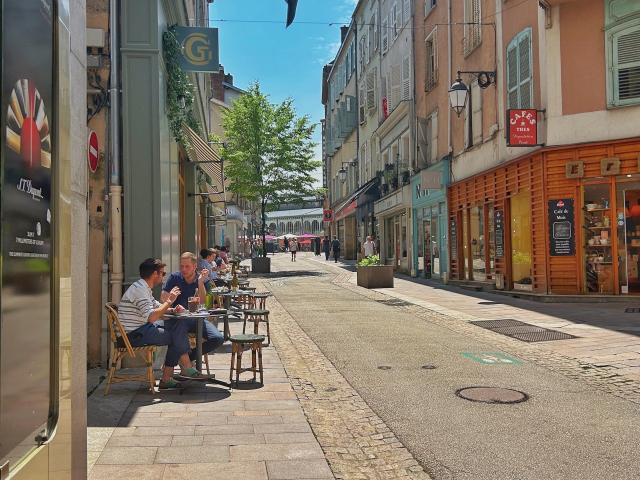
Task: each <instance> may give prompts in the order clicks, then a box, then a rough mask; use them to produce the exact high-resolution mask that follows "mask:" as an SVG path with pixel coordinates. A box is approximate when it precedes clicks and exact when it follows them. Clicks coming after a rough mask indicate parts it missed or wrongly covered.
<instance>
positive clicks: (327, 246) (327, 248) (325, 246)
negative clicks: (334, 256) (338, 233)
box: [322, 235, 331, 261]
mask: <svg viewBox="0 0 640 480" xmlns="http://www.w3.org/2000/svg"><path fill="white" fill-rule="evenodd" d="M322 251H323V252H324V259H325V261H329V255H331V240H329V236H328V235H326V236H325V237H324V239H323V240H322Z"/></svg>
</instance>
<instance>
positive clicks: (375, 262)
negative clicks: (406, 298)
mask: <svg viewBox="0 0 640 480" xmlns="http://www.w3.org/2000/svg"><path fill="white" fill-rule="evenodd" d="M356 272H357V277H358V285H359V286H360V287H364V288H393V265H381V264H380V256H379V255H371V256H370V257H366V258H363V259H362V260H360V262H358V267H357V270H356Z"/></svg>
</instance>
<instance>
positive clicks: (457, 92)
mask: <svg viewBox="0 0 640 480" xmlns="http://www.w3.org/2000/svg"><path fill="white" fill-rule="evenodd" d="M462 73H468V74H471V75H474V76H475V77H476V78H477V79H478V86H479V87H480V88H482V89H484V88H487V87H488V86H489V85H491V84H492V83H496V72H495V71H493V72H491V71H485V70H479V71H458V77H457V78H456V81H455V82H453V84H452V85H451V87H449V103H450V104H451V108H452V109H453V110H454V111H455V112H456V115H458V116H460V114H461V113H462V111H463V110H464V109H465V107H466V106H467V99H469V95H470V93H471V90H470V89H469V87H467V85H466V84H465V83H464V82H463V81H462V78H461V77H460V74H462Z"/></svg>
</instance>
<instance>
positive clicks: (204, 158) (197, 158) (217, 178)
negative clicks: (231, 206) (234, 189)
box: [183, 125, 224, 193]
mask: <svg viewBox="0 0 640 480" xmlns="http://www.w3.org/2000/svg"><path fill="white" fill-rule="evenodd" d="M183 129H184V133H185V135H186V136H187V139H188V140H189V146H188V147H187V153H188V154H189V158H190V159H191V161H192V162H194V163H197V164H198V166H199V167H200V168H201V169H202V171H203V172H204V173H206V174H207V175H209V178H211V181H212V183H213V184H212V185H211V187H212V188H213V189H214V190H216V189H217V191H216V192H212V193H223V192H224V175H223V172H222V161H221V159H220V155H218V153H217V152H216V151H215V150H214V149H213V148H211V147H210V146H209V144H207V142H206V141H205V140H203V139H202V137H200V135H198V134H197V133H196V132H194V131H193V130H192V129H191V128H189V127H188V126H187V125H184V126H183Z"/></svg>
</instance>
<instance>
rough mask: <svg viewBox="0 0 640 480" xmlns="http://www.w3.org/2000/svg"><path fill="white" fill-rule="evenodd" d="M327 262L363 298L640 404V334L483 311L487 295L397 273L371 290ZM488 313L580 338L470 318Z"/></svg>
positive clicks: (506, 309)
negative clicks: (540, 338) (538, 336)
mask: <svg viewBox="0 0 640 480" xmlns="http://www.w3.org/2000/svg"><path fill="white" fill-rule="evenodd" d="M310 260H313V259H310ZM319 263H321V262H319ZM327 267H328V268H330V269H333V272H334V273H335V276H334V277H333V280H332V282H333V283H334V284H336V285H339V286H341V287H343V288H345V289H348V290H351V291H353V292H354V293H357V294H359V295H362V296H363V297H366V298H369V299H371V300H374V301H388V300H391V299H398V300H401V302H397V304H396V305H395V308H399V309H402V310H404V311H407V312H411V313H412V314H414V315H415V316H417V317H419V318H423V319H425V320H427V321H429V322H433V323H435V324H438V325H441V326H445V327H447V328H449V329H452V330H455V331H457V332H460V333H463V334H466V335H471V336H473V337H476V338H478V339H483V340H486V341H488V342H491V343H493V344H494V345H495V346H496V347H498V348H499V349H501V350H503V351H505V352H507V353H510V354H513V355H516V356H519V357H521V358H522V359H524V360H527V361H531V362H533V363H535V364H536V365H539V366H543V367H545V368H548V369H549V370H552V371H554V372H558V373H561V374H563V375H565V376H567V377H569V378H572V379H576V380H581V381H584V382H586V383H587V384H589V385H590V386H592V387H595V388H598V389H600V390H603V391H605V392H608V393H610V394H613V395H616V396H618V397H621V398H624V399H626V400H630V401H632V402H634V403H640V366H633V365H635V363H634V362H638V363H639V364H640V339H639V338H638V337H637V336H634V335H629V334H625V333H622V332H615V331H611V330H608V329H606V328H598V327H591V328H584V325H578V326H574V325H572V323H571V322H569V321H567V320H565V319H561V318H557V317H553V315H536V314H535V312H533V311H528V310H523V309H522V308H518V307H510V306H509V305H502V306H501V312H500V313H499V314H498V316H497V317H496V314H495V312H494V313H492V314H491V315H492V316H490V317H488V316H487V315H486V314H482V313H480V308H479V306H478V301H482V300H483V299H478V298H474V297H473V296H467V295H465V294H461V293H451V292H448V291H446V290H437V289H434V288H433V287H429V286H426V285H420V284H417V283H414V282H411V281H407V280H403V279H398V278H396V279H395V287H394V288H392V289H377V290H368V289H365V288H362V287H359V286H358V285H357V284H356V274H355V273H353V272H351V271H348V270H345V269H344V268H343V267H344V266H342V267H341V266H340V265H339V266H338V267H335V266H334V265H326V266H325V268H327ZM500 298H502V297H500ZM496 301H500V300H499V299H496ZM531 307H532V309H533V307H536V308H537V307H538V306H537V305H535V304H534V305H531ZM550 308H553V307H552V306H551V307H550ZM574 308H575V309H583V310H585V311H586V310H587V309H589V308H590V307H589V305H588V304H586V306H585V304H582V305H581V304H577V305H576V306H575V307H574ZM591 308H593V307H591ZM487 318H514V319H519V320H522V321H525V322H527V323H530V324H533V325H538V326H542V327H546V328H553V329H556V330H558V329H559V330H562V331H565V332H567V333H574V334H578V332H577V330H578V331H579V332H580V333H579V335H580V337H581V338H577V339H572V340H568V341H567V340H565V341H557V342H542V343H524V342H521V341H519V340H516V339H512V338H510V337H506V336H504V335H500V334H498V333H495V332H492V331H489V330H486V329H483V328H480V327H477V326H476V325H473V324H471V323H469V322H471V321H475V320H483V319H487ZM626 346H629V347H630V348H629V349H628V351H625V350H626Z"/></svg>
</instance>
